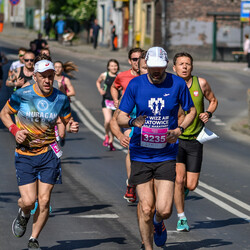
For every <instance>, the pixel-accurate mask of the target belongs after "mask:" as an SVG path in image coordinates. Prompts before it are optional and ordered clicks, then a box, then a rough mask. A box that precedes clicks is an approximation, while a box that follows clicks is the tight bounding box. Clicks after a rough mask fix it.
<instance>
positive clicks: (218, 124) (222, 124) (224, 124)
mask: <svg viewBox="0 0 250 250" xmlns="http://www.w3.org/2000/svg"><path fill="white" fill-rule="evenodd" d="M215 125H217V126H226V123H224V122H216V123H215Z"/></svg>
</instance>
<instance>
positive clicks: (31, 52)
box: [24, 50, 35, 57]
mask: <svg viewBox="0 0 250 250" xmlns="http://www.w3.org/2000/svg"><path fill="white" fill-rule="evenodd" d="M26 54H33V56H34V57H35V54H34V52H33V51H31V50H26V52H25V54H24V56H25V55H26Z"/></svg>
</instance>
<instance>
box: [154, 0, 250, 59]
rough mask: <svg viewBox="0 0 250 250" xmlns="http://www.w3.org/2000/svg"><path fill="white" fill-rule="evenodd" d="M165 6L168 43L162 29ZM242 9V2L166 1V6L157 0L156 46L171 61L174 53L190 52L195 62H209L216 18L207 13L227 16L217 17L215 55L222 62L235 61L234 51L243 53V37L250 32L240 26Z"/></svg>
mask: <svg viewBox="0 0 250 250" xmlns="http://www.w3.org/2000/svg"><path fill="white" fill-rule="evenodd" d="M164 4H165V5H166V6H165V16H166V23H165V25H166V26H165V32H166V34H165V35H166V36H165V41H163V39H164V36H162V27H161V28H160V27H159V26H160V25H161V22H160V21H159V19H160V18H161V17H162V11H163V9H164V6H163V5H164ZM240 6H241V0H199V1H197V0H186V1H183V0H165V3H164V2H163V1H161V0H157V1H155V19H156V22H155V24H156V27H155V39H154V45H161V46H164V47H165V48H166V49H167V51H168V52H169V54H170V57H171V56H173V54H175V52H178V51H188V52H190V53H191V54H192V55H194V57H195V59H198V60H199V59H208V60H210V59H211V58H212V49H213V42H214V41H213V39H214V16H213V15H208V13H210V14H211V13H213V14H215V13H217V14H218V13H220V14H222V15H223V13H224V14H225V13H229V15H228V16H220V15H218V16H217V21H216V24H217V32H216V36H217V37H216V43H217V51H216V53H217V58H218V59H219V60H220V59H225V60H230V59H231V60H232V59H233V56H232V54H231V50H235V49H240V47H241V46H242V37H243V33H244V34H245V33H246V32H250V30H249V29H250V28H249V26H248V24H244V25H241V22H240V18H239V16H240ZM234 14H236V16H234ZM237 15H238V16H237ZM220 19H223V20H220ZM232 19H234V20H232ZM218 48H219V49H218ZM222 57H223V58H222Z"/></svg>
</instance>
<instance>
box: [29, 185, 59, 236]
mask: <svg viewBox="0 0 250 250" xmlns="http://www.w3.org/2000/svg"><path fill="white" fill-rule="evenodd" d="M53 187H54V185H51V184H47V183H43V182H41V181H38V207H37V211H36V213H35V215H34V218H33V228H32V237H34V238H38V236H39V234H40V233H41V231H42V229H43V227H44V225H45V224H46V222H47V220H48V217H49V204H50V196H51V192H52V189H53Z"/></svg>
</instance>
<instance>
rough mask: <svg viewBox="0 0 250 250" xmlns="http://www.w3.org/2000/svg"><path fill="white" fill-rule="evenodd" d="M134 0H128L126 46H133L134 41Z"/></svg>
mask: <svg viewBox="0 0 250 250" xmlns="http://www.w3.org/2000/svg"><path fill="white" fill-rule="evenodd" d="M133 27H134V0H129V25H128V47H129V48H132V47H133V42H134V39H133V38H134V37H133V36H134V29H133Z"/></svg>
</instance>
